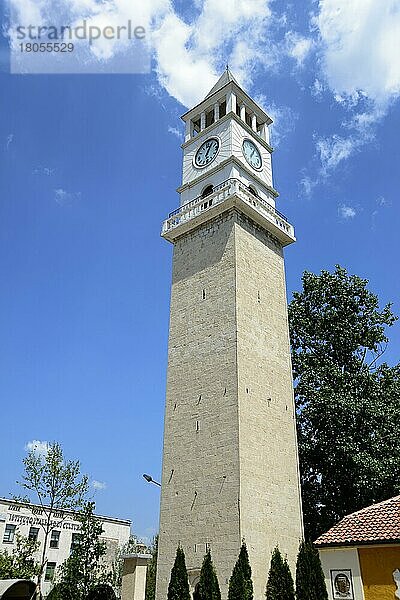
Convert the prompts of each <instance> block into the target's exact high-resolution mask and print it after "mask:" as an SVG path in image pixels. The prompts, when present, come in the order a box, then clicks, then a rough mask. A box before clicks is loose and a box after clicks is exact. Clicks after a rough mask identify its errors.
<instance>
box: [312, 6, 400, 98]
mask: <svg viewBox="0 0 400 600" xmlns="http://www.w3.org/2000/svg"><path fill="white" fill-rule="evenodd" d="M314 23H315V25H316V26H317V28H318V31H319V34H320V41H321V44H322V66H323V71H324V74H325V77H326V80H327V82H328V84H329V87H330V88H331V90H333V91H334V93H335V94H336V95H337V99H338V100H342V101H346V100H348V101H350V102H353V103H354V102H357V101H359V100H360V99H362V98H363V97H367V98H368V99H369V100H371V101H373V102H374V104H375V105H376V106H378V107H380V108H382V109H385V108H386V107H387V106H388V104H389V103H390V101H391V100H393V99H394V98H396V97H398V96H399V94H400V61H399V56H400V4H399V0H384V1H383V2H377V1H376V0H352V1H351V2H345V1H344V0H320V2H319V12H318V14H317V16H316V17H315V19H314Z"/></svg>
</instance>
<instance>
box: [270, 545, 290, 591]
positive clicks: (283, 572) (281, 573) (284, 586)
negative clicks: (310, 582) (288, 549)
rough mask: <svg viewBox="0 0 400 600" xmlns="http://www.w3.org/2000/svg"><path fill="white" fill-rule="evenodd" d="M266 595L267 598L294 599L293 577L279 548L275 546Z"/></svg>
mask: <svg viewBox="0 0 400 600" xmlns="http://www.w3.org/2000/svg"><path fill="white" fill-rule="evenodd" d="M265 597H266V599H267V600H294V583H293V577H292V574H291V572H290V568H289V565H288V562H287V560H286V558H285V560H283V558H282V555H281V553H280V551H279V548H275V550H274V551H273V553H272V558H271V566H270V569H269V573H268V580H267V589H266V591H265Z"/></svg>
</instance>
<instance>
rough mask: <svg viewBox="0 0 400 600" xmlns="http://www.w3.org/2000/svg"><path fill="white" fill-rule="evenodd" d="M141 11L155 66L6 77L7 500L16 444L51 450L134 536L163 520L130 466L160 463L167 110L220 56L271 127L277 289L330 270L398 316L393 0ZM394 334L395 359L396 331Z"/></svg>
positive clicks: (174, 139) (183, 101) (193, 96)
mask: <svg viewBox="0 0 400 600" xmlns="http://www.w3.org/2000/svg"><path fill="white" fill-rule="evenodd" d="M46 3H47V4H48V3H49V0H37V2H35V3H34V4H35V7H36V8H35V9H36V10H42V9H43V10H45V8H46ZM15 4H16V5H18V9H19V10H20V11H21V14H23V13H24V11H25V13H26V14H29V11H30V10H32V2H31V1H30V0H18V2H17V0H15ZM61 4H62V2H61ZM72 4H73V5H74V9H75V11H78V12H79V11H82V14H86V15H87V14H94V15H97V17H99V15H100V16H104V15H102V14H101V11H103V10H105V9H104V6H105V5H104V3H102V4H100V3H98V2H96V1H95V0H74V2H73V3H72ZM136 8H137V7H136V5H135V2H133V1H131V2H129V0H112V1H111V2H110V3H108V5H107V10H113V11H114V12H115V13H119V14H120V15H122V17H123V18H125V17H126V16H127V15H128V16H132V17H134V16H135V10H136ZM146 10H147V14H146V15H145V16H144V17H143V18H146V19H147V20H148V22H147V23H146V25H147V26H148V28H149V30H151V32H152V36H151V50H152V71H151V73H149V74H145V75H123V76H122V75H54V76H49V75H35V76H33V75H32V76H30V75H26V76H21V75H10V74H8V73H7V72H6V71H5V69H3V72H1V73H0V89H1V94H0V245H1V249H0V277H1V282H2V283H1V294H0V339H1V344H0V398H1V406H2V419H1V423H2V435H1V439H0V453H1V456H2V468H1V472H0V495H2V496H8V495H9V494H11V493H15V492H17V487H16V486H15V480H16V479H18V477H19V476H20V474H21V471H22V466H21V461H22V458H23V456H24V454H25V447H26V445H27V444H28V443H29V442H31V441H32V440H40V441H46V440H47V441H52V440H57V441H59V442H60V443H61V444H62V446H63V447H64V449H65V452H66V454H67V456H68V457H70V458H79V459H80V460H81V463H82V470H83V471H84V472H86V473H88V474H89V475H90V477H91V482H92V491H93V494H94V497H95V500H96V503H97V510H98V512H100V513H103V514H111V515H114V516H120V517H122V518H130V519H132V521H133V529H134V531H135V532H136V533H138V534H139V535H141V536H151V535H152V534H153V533H154V532H155V531H156V530H157V523H158V502H159V491H158V489H157V488H156V487H154V486H151V485H149V484H146V482H145V481H144V480H143V479H142V473H144V472H148V473H151V474H152V475H153V476H154V477H155V478H158V477H159V476H160V468H161V450H162V425H163V410H164V393H165V377H166V355H167V335H168V312H169V286H170V279H171V250H172V249H171V247H170V245H169V244H168V243H167V242H165V241H163V240H162V239H161V238H160V237H159V231H160V226H161V222H162V220H163V219H164V218H165V217H166V216H167V214H168V212H169V211H171V210H173V209H174V208H176V206H177V205H178V195H177V194H176V192H175V189H176V188H177V187H178V186H179V184H180V177H181V158H182V152H181V148H180V143H181V141H182V140H181V135H182V125H181V122H180V119H179V116H180V115H181V114H182V113H183V112H185V109H186V107H188V106H191V105H193V104H194V103H196V102H197V101H199V100H200V99H201V98H202V97H203V96H205V94H206V93H207V92H208V91H209V89H210V88H211V87H212V85H213V84H214V82H215V80H216V78H217V76H218V75H219V74H220V73H221V71H222V70H223V69H224V65H225V63H226V62H229V64H230V67H231V69H232V71H233V73H234V74H235V76H236V77H237V78H238V79H239V80H240V81H241V82H242V83H243V85H244V86H245V88H246V89H247V90H248V92H249V93H250V94H251V95H253V96H254V97H256V98H257V99H258V100H259V102H260V103H262V104H263V106H264V107H265V108H266V109H267V111H268V112H269V113H270V114H271V116H272V117H273V118H274V119H275V123H274V126H273V137H272V143H273V145H274V146H275V148H276V152H275V153H274V156H273V166H274V178H275V187H276V188H277V189H278V191H279V192H280V198H279V200H278V205H277V206H278V208H279V209H280V210H281V211H282V212H284V213H285V214H287V215H288V217H289V219H290V221H291V222H292V223H293V224H294V225H295V227H296V234H297V237H298V242H297V243H296V244H295V245H293V246H291V247H289V248H288V249H287V251H286V269H287V284H288V293H289V296H290V294H291V292H292V291H293V290H296V289H299V288H300V285H301V282H300V278H301V274H302V272H303V271H304V270H305V269H308V270H312V271H320V270H321V269H332V268H333V266H334V265H335V264H336V263H339V264H341V265H343V266H345V267H347V268H348V269H349V271H351V272H353V273H356V274H359V275H361V276H363V277H366V278H367V279H369V280H370V282H371V284H370V286H371V289H373V290H374V291H376V292H377V293H378V294H379V296H380V297H381V299H382V302H387V301H389V300H391V301H393V302H394V310H395V312H397V313H399V312H400V306H399V291H400V290H399V288H400V277H399V270H400V269H399V260H398V259H399V236H398V224H399V207H398V195H399V192H398V189H399V158H400V157H399V155H400V150H399V143H398V130H399V128H398V123H399V122H400V104H399V102H398V97H399V95H400V67H399V61H398V56H399V54H400V47H399V45H400V41H399V40H400V0H387V2H386V3H385V5H384V6H382V4H380V3H376V2H375V1H373V0H352V2H351V3H345V2H343V1H342V0H322V1H321V2H314V1H309V2H307V1H306V0H305V1H304V2H302V3H292V4H289V3H287V2H281V1H279V0H275V1H272V0H271V1H270V2H267V1H265V0H262V1H261V0H225V2H223V3H222V2H220V1H219V0H204V1H201V0H198V1H196V2H189V1H183V0H180V1H176V2H173V3H172V2H169V1H168V0H148V2H147V3H146ZM85 11H86V12H85ZM96 11H97V12H96ZM131 13H132V15H131ZM122 17H121V18H122ZM5 44H6V41H5V40H3V41H2V48H3V56H4V48H5ZM390 338H391V347H390V350H389V351H388V352H387V360H388V361H389V362H392V363H394V362H397V361H398V355H399V353H398V347H399V342H400V326H399V324H396V325H395V326H394V327H393V328H392V331H391V333H390ZM94 482H97V483H94ZM93 484H94V485H93ZM95 488H97V489H95Z"/></svg>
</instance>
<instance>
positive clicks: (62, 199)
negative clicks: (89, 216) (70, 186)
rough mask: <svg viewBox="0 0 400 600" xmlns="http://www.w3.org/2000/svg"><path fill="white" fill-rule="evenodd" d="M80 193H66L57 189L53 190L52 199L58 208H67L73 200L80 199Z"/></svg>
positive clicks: (61, 189)
mask: <svg viewBox="0 0 400 600" xmlns="http://www.w3.org/2000/svg"><path fill="white" fill-rule="evenodd" d="M80 196H81V194H80V192H67V190H64V189H63V188H57V189H55V190H54V199H55V201H56V203H57V204H59V206H68V205H69V204H71V203H72V202H73V201H74V200H76V199H78V198H80Z"/></svg>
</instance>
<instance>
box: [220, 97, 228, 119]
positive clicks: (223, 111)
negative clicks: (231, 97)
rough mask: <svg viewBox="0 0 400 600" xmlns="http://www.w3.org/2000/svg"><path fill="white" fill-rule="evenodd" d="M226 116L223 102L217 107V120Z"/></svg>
mask: <svg viewBox="0 0 400 600" xmlns="http://www.w3.org/2000/svg"><path fill="white" fill-rule="evenodd" d="M225 115H226V101H225V100H224V101H223V102H221V104H220V105H219V118H220V119H221V118H222V117H224V116H225Z"/></svg>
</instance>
